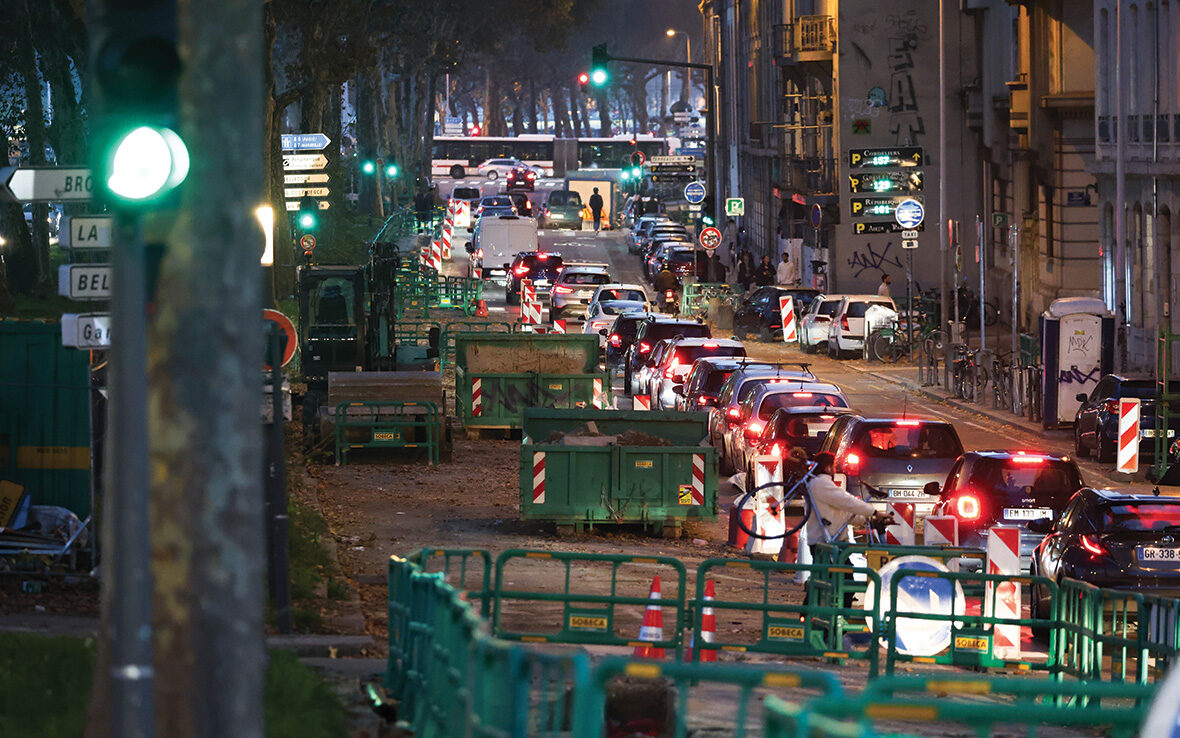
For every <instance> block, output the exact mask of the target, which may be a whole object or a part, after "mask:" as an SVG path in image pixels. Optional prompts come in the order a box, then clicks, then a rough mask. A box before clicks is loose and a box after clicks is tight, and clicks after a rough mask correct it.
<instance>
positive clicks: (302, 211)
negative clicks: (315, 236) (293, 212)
mask: <svg viewBox="0 0 1180 738" xmlns="http://www.w3.org/2000/svg"><path fill="white" fill-rule="evenodd" d="M319 207H320V206H319V203H317V202H316V199H315V198H314V197H301V198H299V214H298V215H297V216H296V217H295V223H296V225H298V226H299V230H301V231H304V232H305V233H306V232H310V231H314V230H315V229H316V226H318V225H319V223H320V216H319Z"/></svg>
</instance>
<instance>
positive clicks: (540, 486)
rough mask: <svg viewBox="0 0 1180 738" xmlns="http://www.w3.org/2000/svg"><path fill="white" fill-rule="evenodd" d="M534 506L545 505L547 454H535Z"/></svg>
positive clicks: (537, 452)
mask: <svg viewBox="0 0 1180 738" xmlns="http://www.w3.org/2000/svg"><path fill="white" fill-rule="evenodd" d="M533 504H534V505H543V504H545V452H544V451H534V452H533Z"/></svg>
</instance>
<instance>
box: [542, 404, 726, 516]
mask: <svg viewBox="0 0 1180 738" xmlns="http://www.w3.org/2000/svg"><path fill="white" fill-rule="evenodd" d="M523 423H524V428H523V437H522V442H521V446H520V517H521V519H522V520H545V521H552V522H555V523H557V524H558V525H559V526H568V527H572V528H574V529H578V530H580V529H582V528H584V527H587V526H590V527H592V526H594V525H595V524H602V523H640V524H644V525H647V526H649V527H650V528H653V529H656V530H659V531H660V532H662V533H663V534H664V535H666V536H678V535H679V534H680V530H681V526H682V525H683V524H684V522H685V521H687V520H716V519H717V509H718V503H717V451H716V449H714V448H713V447H712V446H709V445H702V444H701V442H702V441H703V440H705V438H706V437H707V436H708V431H709V415H708V413H681V412H658V411H657V412H648V411H633V410H592V409H591V410H548V409H542V408H529V409H527V410H525V411H524V421H523ZM591 424H592V425H591ZM661 442H664V443H667V444H669V445H659V444H660V443H661Z"/></svg>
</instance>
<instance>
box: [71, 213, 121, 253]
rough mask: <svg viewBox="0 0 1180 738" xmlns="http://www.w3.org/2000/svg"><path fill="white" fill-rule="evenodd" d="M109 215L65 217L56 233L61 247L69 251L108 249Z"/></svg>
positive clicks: (109, 239) (110, 222)
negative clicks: (69, 249)
mask: <svg viewBox="0 0 1180 738" xmlns="http://www.w3.org/2000/svg"><path fill="white" fill-rule="evenodd" d="M113 222H114V219H113V218H112V217H111V216H109V215H66V216H63V217H62V219H61V228H60V229H59V231H58V233H59V236H60V238H61V241H60V243H61V245H62V246H65V247H67V248H71V249H109V248H110V247H111V226H112V224H113Z"/></svg>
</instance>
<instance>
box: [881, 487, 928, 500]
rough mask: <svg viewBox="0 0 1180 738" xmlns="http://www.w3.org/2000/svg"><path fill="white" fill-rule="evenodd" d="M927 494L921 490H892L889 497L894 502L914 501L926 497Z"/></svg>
mask: <svg viewBox="0 0 1180 738" xmlns="http://www.w3.org/2000/svg"><path fill="white" fill-rule="evenodd" d="M925 496H926V493H925V492H923V491H922V490H920V489H891V490H889V497H890V498H892V499H894V500H912V499H917V498H920V497H925Z"/></svg>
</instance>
